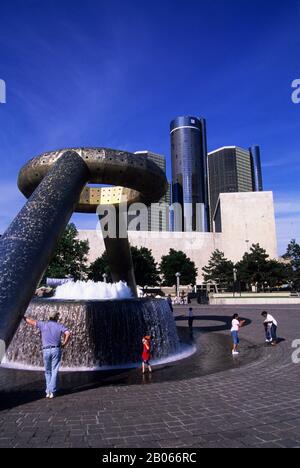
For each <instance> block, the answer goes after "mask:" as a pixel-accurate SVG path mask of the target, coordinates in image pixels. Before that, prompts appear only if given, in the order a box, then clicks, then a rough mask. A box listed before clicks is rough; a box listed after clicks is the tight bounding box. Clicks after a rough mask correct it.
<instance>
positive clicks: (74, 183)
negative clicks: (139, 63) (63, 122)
mask: <svg viewBox="0 0 300 468" xmlns="http://www.w3.org/2000/svg"><path fill="white" fill-rule="evenodd" d="M88 183H90V184H93V183H94V184H112V183H115V184H120V185H121V187H116V188H114V189H113V188H107V187H105V188H101V189H100V188H99V187H97V188H93V187H91V186H89V185H87V184H88ZM18 184H19V188H20V190H21V191H22V192H23V194H24V195H25V196H26V197H28V198H29V200H28V202H27V204H26V205H25V206H24V208H23V209H22V210H21V212H20V213H19V215H18V216H17V217H16V218H15V220H14V221H13V222H12V224H11V226H10V227H9V228H8V230H7V231H6V232H5V233H4V235H3V236H2V237H1V239H0V343H1V344H2V346H3V344H4V346H5V348H6V356H5V358H4V362H3V363H4V365H5V366H9V367H14V366H17V367H22V366H23V367H25V368H27V369H40V368H41V367H42V365H43V363H42V355H41V349H40V348H41V345H40V338H39V334H38V332H37V331H36V330H34V329H32V328H29V327H26V326H25V324H24V323H23V322H21V318H22V317H23V316H24V314H25V312H26V311H27V312H26V315H28V316H30V317H32V318H35V319H38V320H45V319H47V318H48V317H49V313H50V311H52V310H53V309H54V310H55V311H57V312H59V313H60V320H61V321H62V322H63V323H65V324H66V325H67V326H68V327H69V328H70V330H71V331H72V335H73V339H72V340H71V342H70V344H69V346H68V347H67V348H66V349H65V351H64V355H63V361H62V368H63V369H65V370H95V369H107V368H114V367H122V366H127V367H128V366H134V365H137V364H138V363H139V362H140V355H141V339H142V337H143V336H144V335H145V334H149V335H151V336H152V339H153V352H152V356H153V359H154V360H158V361H164V360H168V359H174V356H176V355H178V354H179V355H180V343H179V339H178V335H177V331H176V325H175V321H174V319H173V315H172V313H171V310H170V307H169V305H168V303H167V301H165V300H164V299H138V298H137V288H136V283H135V275H134V271H133V264H132V258H131V254H130V246H129V241H128V237H126V238H121V236H119V233H118V227H117V229H116V231H117V232H116V237H114V238H111V237H109V236H106V237H105V239H104V240H105V246H106V251H107V257H108V261H109V266H110V270H111V274H112V279H113V282H114V284H112V285H108V284H104V283H103V284H101V285H96V286H95V285H92V284H91V283H87V284H85V285H82V284H77V285H76V284H75V285H74V284H70V283H68V284H66V285H62V286H61V287H60V288H58V290H57V296H56V297H54V298H51V299H34V300H32V296H33V294H34V291H35V289H36V287H37V285H38V283H39V280H40V278H41V276H42V274H43V272H44V271H45V269H46V267H47V265H48V263H49V261H50V259H51V256H52V255H53V252H54V249H55V246H56V244H57V242H58V240H59V238H60V237H61V235H62V233H63V230H64V228H65V227H66V225H67V223H68V221H69V219H70V217H71V215H72V213H73V212H74V211H76V212H85V213H93V212H96V210H97V207H98V205H99V204H102V205H105V206H109V205H114V207H116V209H119V207H120V205H121V204H123V203H126V204H127V205H130V204H132V203H135V202H142V203H145V204H148V205H149V204H150V203H151V202H157V201H158V200H159V199H160V198H161V197H162V195H163V194H164V193H165V191H166V187H167V181H166V178H165V175H164V173H163V172H162V171H161V169H160V168H159V167H158V166H157V165H156V164H155V163H153V162H152V161H150V160H148V159H147V158H144V157H142V156H137V155H134V154H131V153H125V152H121V151H115V150H108V149H103V148H80V149H76V150H61V151H56V152H50V153H45V154H42V155H41V156H38V157H36V158H34V159H32V160H31V161H29V163H27V164H26V165H25V166H24V167H23V168H22V169H21V171H20V175H19V181H18ZM127 187H128V188H127ZM120 259H122V260H120ZM74 288H75V289H77V290H80V291H81V296H80V297H77V296H76V295H74V291H73V292H72V289H74ZM70 291H71V295H69V293H70ZM76 297H77V298H76Z"/></svg>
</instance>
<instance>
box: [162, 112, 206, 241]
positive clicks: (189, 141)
mask: <svg viewBox="0 0 300 468" xmlns="http://www.w3.org/2000/svg"><path fill="white" fill-rule="evenodd" d="M170 133H171V155H172V203H173V204H174V203H179V204H180V205H181V207H182V213H183V220H182V221H183V222H182V226H183V227H185V230H186V231H200V232H206V231H208V224H209V213H208V184H207V142H206V122H205V120H204V119H198V118H197V117H190V116H185V117H177V118H176V119H175V120H173V121H172V122H171V126H170ZM183 223H184V224H183ZM172 229H173V230H178V228H177V227H176V226H175V224H174V220H173V226H172Z"/></svg>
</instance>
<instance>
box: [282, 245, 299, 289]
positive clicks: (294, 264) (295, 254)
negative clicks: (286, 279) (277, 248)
mask: <svg viewBox="0 0 300 468" xmlns="http://www.w3.org/2000/svg"><path fill="white" fill-rule="evenodd" d="M283 258H284V259H285V260H289V261H290V265H291V271H290V281H291V282H292V284H293V287H294V289H296V290H298V291H299V289H300V245H299V244H297V242H296V240H295V239H292V240H291V242H290V243H289V245H288V247H287V251H286V254H285V255H283Z"/></svg>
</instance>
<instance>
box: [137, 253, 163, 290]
mask: <svg viewBox="0 0 300 468" xmlns="http://www.w3.org/2000/svg"><path fill="white" fill-rule="evenodd" d="M131 255H132V261H133V267H134V272H135V278H136V283H137V284H138V285H139V286H146V285H148V286H157V285H158V284H159V283H160V277H159V272H158V268H157V263H156V262H155V260H154V257H153V255H152V252H151V250H149V249H147V248H146V247H141V248H140V249H138V248H137V247H131Z"/></svg>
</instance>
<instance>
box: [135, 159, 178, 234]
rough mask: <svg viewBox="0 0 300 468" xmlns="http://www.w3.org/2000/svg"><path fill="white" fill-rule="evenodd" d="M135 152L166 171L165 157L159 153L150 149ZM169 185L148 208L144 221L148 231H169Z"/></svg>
mask: <svg viewBox="0 0 300 468" xmlns="http://www.w3.org/2000/svg"><path fill="white" fill-rule="evenodd" d="M135 154H138V155H142V156H143V155H144V156H145V158H148V159H150V160H151V161H153V162H155V163H156V164H157V165H158V166H159V167H160V168H161V169H162V170H163V171H164V173H166V158H165V157H164V156H162V155H161V154H157V153H152V152H151V151H136V152H135ZM170 198H171V196H170V186H169V187H168V191H167V193H166V194H165V195H164V196H163V198H162V199H161V200H160V201H159V204H160V206H158V204H157V203H156V204H154V205H152V206H151V207H149V208H148V214H147V220H144V222H145V223H146V224H147V226H148V231H169V208H167V207H169V206H170Z"/></svg>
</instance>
